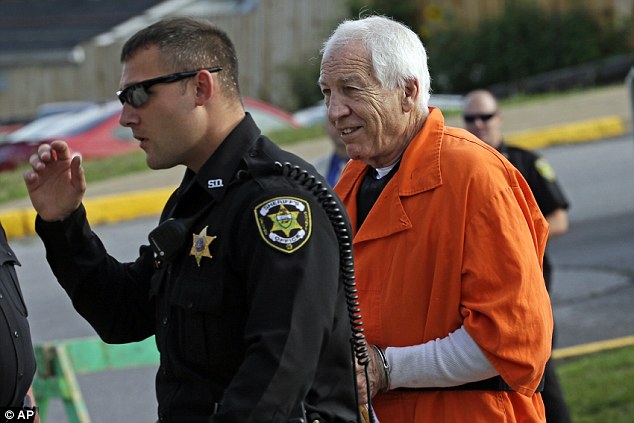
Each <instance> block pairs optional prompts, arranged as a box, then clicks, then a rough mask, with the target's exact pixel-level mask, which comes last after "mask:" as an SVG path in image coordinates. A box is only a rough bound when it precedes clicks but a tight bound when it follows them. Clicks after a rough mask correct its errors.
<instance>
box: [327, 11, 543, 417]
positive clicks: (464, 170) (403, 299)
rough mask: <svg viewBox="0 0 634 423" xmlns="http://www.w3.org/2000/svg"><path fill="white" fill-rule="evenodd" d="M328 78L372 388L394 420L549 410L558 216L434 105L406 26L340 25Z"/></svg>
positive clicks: (371, 20) (368, 21) (421, 57)
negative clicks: (553, 226)
mask: <svg viewBox="0 0 634 423" xmlns="http://www.w3.org/2000/svg"><path fill="white" fill-rule="evenodd" d="M319 84H320V87H321V91H322V93H323V95H324V97H325V101H326V106H327V110H328V119H329V120H330V122H331V123H332V124H333V126H334V127H335V128H336V129H337V131H338V132H339V134H340V137H341V139H342V141H343V142H344V143H345V144H346V150H347V153H348V156H349V157H350V158H351V159H352V160H351V162H349V163H348V165H347V166H346V168H345V169H344V171H343V174H342V176H341V179H340V180H339V182H338V184H337V186H336V188H335V191H336V192H337V193H338V194H339V196H340V197H341V198H342V200H343V202H344V204H345V206H346V208H347V210H348V214H349V215H350V219H351V223H352V226H353V231H354V239H353V248H354V255H355V268H356V276H357V281H358V286H359V302H360V309H361V315H362V318H363V323H364V329H365V335H366V339H367V340H368V342H369V343H370V344H371V345H370V347H369V349H368V350H369V353H370V358H371V362H370V366H369V369H368V370H369V372H368V373H369V383H368V385H367V386H368V387H369V391H370V392H369V393H368V392H367V390H366V389H365V387H366V383H365V378H364V374H363V373H364V372H363V371H362V370H359V374H358V377H359V382H360V383H359V386H360V395H361V398H362V399H363V400H364V401H371V407H370V410H373V411H374V412H375V413H376V417H378V419H379V420H380V421H381V422H382V423H401V422H402V423H406V422H407V423H411V422H483V423H484V422H486V423H490V422H518V421H522V422H543V421H545V417H544V406H543V402H542V399H541V395H540V393H539V390H540V386H541V380H542V374H543V371H544V365H545V363H546V361H547V359H548V357H549V355H550V347H551V346H550V339H551V334H552V325H553V323H552V312H551V308H550V302H549V298H548V294H547V292H546V289H545V286H544V281H543V276H542V269H541V266H542V257H543V253H544V248H545V243H546V238H547V235H548V224H547V223H546V221H545V219H544V217H543V216H542V214H541V213H540V211H539V207H538V206H537V204H536V203H535V199H534V198H533V196H532V194H531V192H530V189H529V187H528V185H527V184H526V181H525V180H524V178H523V177H522V176H521V174H520V173H519V172H518V171H517V170H516V169H515V168H514V167H513V166H512V165H511V164H510V163H509V162H508V160H506V159H505V158H504V157H503V156H502V155H500V154H499V153H497V152H496V151H495V149H493V148H491V147H489V146H487V145H486V144H485V143H483V142H481V141H480V140H478V139H477V138H476V137H475V136H473V135H472V134H470V133H468V132H467V131H465V130H463V129H457V128H451V127H448V126H445V123H444V119H443V115H442V113H441V111H440V110H439V109H436V108H433V107H429V106H428V101H429V96H430V76H429V71H428V68H427V55H426V52H425V48H424V46H423V44H422V43H421V41H420V39H419V38H418V36H417V35H416V34H415V33H414V32H412V31H411V30H410V29H409V28H407V27H406V26H404V25H402V24H400V23H397V22H395V21H393V20H391V19H388V18H385V17H381V16H371V17H366V18H361V19H359V20H350V21H345V22H343V23H341V24H340V25H339V27H338V28H337V29H336V30H335V31H334V33H333V34H332V35H331V37H330V38H329V39H328V40H327V41H326V42H325V43H324V46H323V49H322V62H321V72H320V77H319Z"/></svg>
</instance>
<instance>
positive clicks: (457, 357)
mask: <svg viewBox="0 0 634 423" xmlns="http://www.w3.org/2000/svg"><path fill="white" fill-rule="evenodd" d="M385 355H386V358H387V361H388V363H389V365H390V386H389V389H395V388H426V387H430V388H440V387H447V386H458V385H463V384H465V383H469V382H476V381H479V380H484V379H489V378H492V377H494V376H497V375H498V374H499V373H498V371H497V370H495V367H493V365H492V364H491V362H490V361H489V360H488V359H487V358H486V356H485V355H484V353H483V352H482V350H481V349H480V347H478V344H476V343H475V341H474V340H473V338H471V336H470V335H469V333H468V332H467V331H466V329H465V328H464V326H461V327H460V329H458V330H456V331H455V332H452V333H450V334H449V335H448V336H446V337H445V338H442V339H441V338H437V339H435V340H432V341H428V342H426V343H424V344H420V345H414V346H411V347H388V348H387V349H386V350H385Z"/></svg>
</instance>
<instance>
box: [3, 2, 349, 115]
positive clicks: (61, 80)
mask: <svg viewBox="0 0 634 423" xmlns="http://www.w3.org/2000/svg"><path fill="white" fill-rule="evenodd" d="M258 3H259V5H258V6H257V7H256V8H254V9H253V10H251V11H249V12H248V13H245V14H234V15H222V16H210V17H208V19H209V20H210V21H211V22H214V23H216V24H217V25H218V26H220V27H221V28H222V29H224V30H225V31H226V32H227V33H228V34H229V36H230V37H231V39H232V40H233V42H234V44H235V46H236V50H237V52H238V60H239V65H240V73H241V77H240V79H241V80H240V84H241V89H242V93H243V94H244V95H246V96H250V97H255V98H260V99H262V100H266V101H270V102H272V103H274V104H276V105H279V106H282V107H285V108H288V109H291V108H293V106H294V104H293V101H292V96H291V95H290V87H289V80H288V73H287V71H286V67H287V66H288V65H290V64H298V63H303V62H307V61H308V60H319V49H320V47H321V44H322V42H323V41H324V39H325V38H326V37H327V36H328V35H329V34H330V32H331V31H332V30H333V29H334V28H335V26H336V24H337V23H338V22H339V21H340V20H341V19H342V17H343V16H344V14H345V2H343V1H341V0H320V1H314V0H261V1H259V2H258ZM198 17H200V16H198ZM148 24H149V22H148ZM127 38H128V37H127V36H126V37H124V38H121V39H119V40H116V41H115V42H113V43H111V44H109V45H105V46H104V45H97V44H96V43H95V42H92V41H91V42H87V43H85V44H83V45H82V47H83V49H84V52H85V60H84V61H83V62H81V63H79V64H71V63H49V64H42V63H33V64H22V65H20V66H15V67H3V68H0V121H9V120H15V119H22V118H29V117H30V116H32V115H33V114H34V113H35V111H36V109H37V107H38V105H40V104H42V103H46V102H52V101H64V100H87V101H106V100H112V99H114V98H115V96H114V93H115V91H116V90H117V88H118V86H119V78H120V70H121V65H120V63H119V53H120V50H121V46H122V45H123V43H124V42H125V39H127ZM315 83H317V81H315Z"/></svg>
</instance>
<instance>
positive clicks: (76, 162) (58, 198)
mask: <svg viewBox="0 0 634 423" xmlns="http://www.w3.org/2000/svg"><path fill="white" fill-rule="evenodd" d="M29 163H30V164H31V169H30V170H28V171H27V172H26V173H25V174H24V182H25V183H26V187H27V190H28V192H29V197H30V198H31V203H32V204H33V207H34V208H35V210H36V211H37V213H38V214H39V215H40V217H41V218H42V219H43V220H45V221H56V220H63V219H65V218H66V217H68V216H70V214H71V213H72V212H74V211H75V210H76V209H77V208H78V207H79V205H80V204H81V201H82V198H83V196H84V193H85V192H86V179H85V177H84V169H83V168H82V166H81V157H78V156H75V157H73V155H72V154H71V151H70V149H69V148H68V145H67V144H66V143H65V142H64V141H53V142H52V143H50V144H42V145H40V146H39V148H38V150H37V153H36V154H33V155H32V156H31V158H30V159H29Z"/></svg>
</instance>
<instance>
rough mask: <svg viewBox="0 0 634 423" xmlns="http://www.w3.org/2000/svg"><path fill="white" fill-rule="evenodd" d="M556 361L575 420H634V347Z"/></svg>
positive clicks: (627, 422) (596, 422)
mask: <svg viewBox="0 0 634 423" xmlns="http://www.w3.org/2000/svg"><path fill="white" fill-rule="evenodd" d="M557 364H558V367H557V370H558V373H559V377H560V379H561V384H562V389H563V391H564V395H565V397H566V401H567V402H568V406H569V408H570V412H571V414H572V418H573V422H574V423H632V422H634V346H630V347H623V348H618V349H614V350H609V351H604V352H600V353H595V354H591V355H587V356H582V357H579V358H574V359H566V360H561V361H558V363H557Z"/></svg>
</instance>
